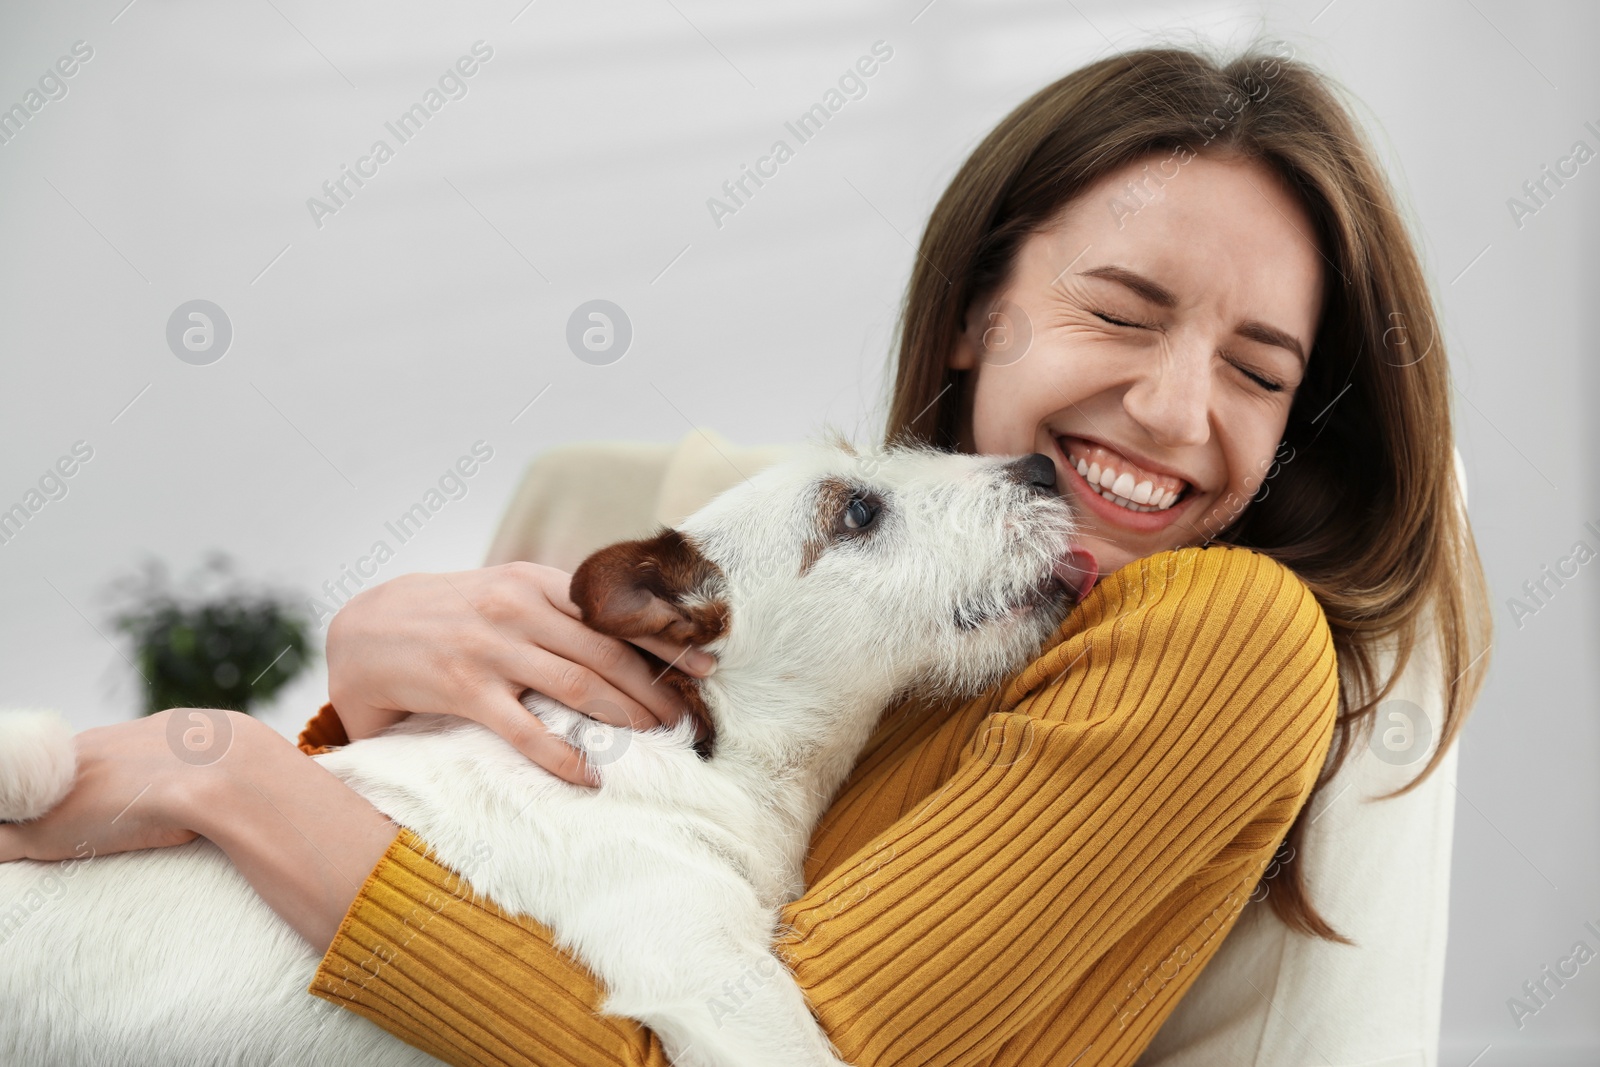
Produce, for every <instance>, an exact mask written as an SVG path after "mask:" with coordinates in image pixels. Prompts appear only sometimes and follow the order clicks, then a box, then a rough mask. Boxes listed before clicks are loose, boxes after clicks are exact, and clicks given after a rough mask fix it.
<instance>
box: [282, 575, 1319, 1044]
mask: <svg viewBox="0 0 1600 1067" xmlns="http://www.w3.org/2000/svg"><path fill="white" fill-rule="evenodd" d="M1337 686H1338V680H1337V673H1336V669H1335V663H1334V653H1333V645H1332V641H1331V638H1330V635H1329V631H1328V627H1327V623H1326V621H1325V620H1324V618H1323V614H1322V611H1321V609H1320V608H1319V607H1318V605H1317V603H1316V601H1315V600H1314V599H1313V598H1312V596H1311V593H1310V592H1309V591H1308V590H1307V589H1306V587H1305V586H1304V585H1303V584H1302V583H1301V582H1300V581H1299V580H1298V579H1297V578H1295V576H1294V575H1293V574H1291V573H1290V572H1289V571H1288V570H1286V569H1285V568H1284V567H1282V566H1281V565H1279V564H1277V563H1274V562H1273V561H1271V560H1269V559H1267V558H1266V557H1264V556H1261V555H1258V554H1255V553H1252V552H1248V551H1245V550H1242V549H1233V548H1208V549H1184V550H1181V551H1178V552H1173V553H1163V554H1161V555H1157V556H1152V557H1149V558H1147V559H1143V560H1139V561H1136V562H1134V563H1131V564H1129V565H1128V566H1127V567H1124V568H1123V569H1122V570H1120V571H1118V572H1117V573H1115V574H1113V575H1110V576H1109V577H1107V578H1105V579H1104V580H1103V581H1101V582H1100V584H1099V585H1098V586H1097V587H1096V588H1095V589H1094V591H1093V592H1092V593H1091V594H1090V595H1089V596H1088V597H1087V598H1086V599H1085V600H1084V601H1083V603H1082V604H1080V605H1079V606H1078V608H1077V609H1076V610H1075V611H1074V612H1073V613H1072V615H1071V616H1070V617H1069V618H1068V619H1067V620H1066V622H1065V623H1063V625H1062V626H1061V628H1060V629H1059V630H1058V632H1057V633H1056V634H1055V635H1054V636H1053V637H1052V638H1051V640H1050V641H1049V642H1048V644H1047V647H1046V648H1045V649H1044V651H1043V653H1042V654H1041V655H1040V656H1039V658H1038V659H1037V660H1035V661H1034V662H1033V663H1032V664H1030V665H1029V666H1028V667H1027V668H1025V669H1024V670H1023V671H1022V672H1021V673H1020V674H1018V675H1017V676H1016V677H1015V678H1013V679H1011V680H1010V681H1009V682H1008V683H1006V684H1004V685H1001V686H999V687H997V688H995V689H994V690H992V691H990V692H988V693H985V694H983V695H982V696H980V697H978V698H977V699H974V700H972V701H971V702H969V703H967V704H966V705H964V706H961V707H958V708H954V709H951V708H948V707H945V708H936V707H924V706H918V705H916V704H912V703H907V704H903V705H897V706H896V707H894V708H891V709H890V710H889V711H888V712H887V713H886V715H885V718H884V720H883V722H882V723H881V725H880V726H879V728H878V729H877V731H876V732H875V734H874V735H873V738H872V740H871V742H870V744H869V745H868V748H867V750H866V752H865V754H864V755H863V757H862V759H861V761H860V763H859V764H858V765H857V766H856V768H855V770H854V772H853V773H852V774H851V776H850V778H849V780H848V781H847V782H846V783H845V785H844V787H843V789H842V791H841V793H840V795H839V796H838V798H837V799H836V800H835V802H834V803H833V805H832V807H830V808H829V809H828V812H827V814H826V815H825V816H824V818H823V820H822V823H821V825H820V826H819V827H818V828H817V831H816V834H815V836H814V837H813V839H812V849H811V853H810V856H809V858H808V860H807V862H806V867H805V874H806V884H807V885H808V886H809V888H808V889H807V891H806V893H805V895H804V896H802V897H800V898H799V899H798V900H796V901H794V902H793V903H791V904H789V905H788V906H787V907H786V908H785V909H784V911H783V920H784V924H785V925H784V927H783V928H782V932H781V935H780V937H779V940H778V943H777V947H778V949H779V952H780V954H781V955H782V956H783V957H784V958H785V959H787V960H788V962H789V964H790V966H791V967H792V968H793V971H794V977H795V980H796V981H797V982H799V984H800V986H801V988H802V989H804V990H805V992H806V995H807V997H808V999H809V1000H810V1003H811V1006H812V1009H813V1011H814V1012H815V1014H816V1016H817V1019H818V1020H819V1021H820V1022H821V1024H822V1026H823V1028H824V1029H825V1030H826V1031H827V1033H828V1035H829V1037H831V1038H832V1039H833V1041H834V1043H835V1045H836V1046H837V1047H838V1049H839V1051H840V1053H841V1055H842V1056H843V1057H844V1059H846V1060H848V1061H849V1062H850V1063H852V1064H855V1065H857V1067H867V1065H872V1064H897V1065H913V1064H915V1065H957V1064H960V1065H967V1064H974V1065H976V1064H984V1065H994V1067H999V1065H1018V1067H1021V1065H1041V1067H1042V1065H1046V1064H1050V1065H1059V1067H1066V1065H1068V1064H1072V1065H1075V1067H1109V1065H1122V1064H1131V1063H1132V1062H1133V1061H1134V1060H1135V1059H1136V1058H1137V1056H1138V1055H1139V1053H1140V1051H1141V1050H1143V1049H1144V1047H1145V1045H1146V1044H1148V1042H1149V1041H1150V1039H1151V1038H1152V1037H1153V1036H1154V1034H1155V1031H1156V1029H1157V1027H1158V1026H1159V1025H1160V1024H1161V1021H1162V1020H1163V1019H1164V1018H1166V1016H1167V1015H1168V1013H1169V1012H1171V1010H1172V1008H1173V1007H1174V1006H1175V1005H1176V1004H1177V1001H1178V998H1179V997H1181V996H1182V995H1183V993H1184V991H1185V990H1186V989H1187V988H1188V987H1189V984H1190V983H1191V982H1192V981H1193V980H1194V977H1195V975H1196V974H1198V973H1199V971H1200V969H1201V967H1203V966H1204V965H1205V963H1206V962H1207V960H1209V959H1210V958H1211V956H1212V955H1213V953H1215V951H1216V949H1217V946H1218V945H1219V944H1220V943H1221V941H1222V938H1223V936H1224V935H1225V934H1226V933H1227V932H1228V930H1229V929H1230V928H1231V926H1232V925H1233V922H1234V920H1235V919H1236V918H1237V916H1238V914H1239V911H1240V909H1241V908H1242V907H1243V906H1244V904H1245V901H1246V899H1247V898H1248V897H1249V895H1250V894H1251V892H1252V890H1253V888H1254V887H1255V884H1256V882H1257V880H1258V878H1259V877H1260V875H1261V873H1262V871H1263V869H1264V868H1265V867H1266V866H1267V865H1268V863H1269V862H1270V861H1271V859H1272V856H1273V853H1274V852H1275V851H1276V849H1277V847H1278V844H1279V842H1280V841H1281V840H1282V839H1283V837H1284V835H1285V834H1286V833H1287V832H1288V829H1289V826H1290V824H1291V823H1292V822H1293V820H1294V818H1295V815H1296V813H1297V812H1298V811H1299V810H1300V807H1301V805H1302V804H1303V803H1304V801H1305V799H1306V797H1307V795H1308V794H1309V792H1310V790H1311V788H1312V785H1313V783H1314V781H1315V780H1316V777H1317V774H1318V772H1319V771H1320V770H1321V768H1322V764H1323V759H1324V757H1325V754H1326V751H1327V746H1328V743H1329V739H1330V737H1331V734H1332V728H1333V723H1334V715H1335V711H1336V708H1337V703H1338V700H1337V693H1338V689H1337ZM345 740H346V738H345V736H344V732H343V730H342V728H341V727H340V725H339V722H338V718H337V715H336V714H335V713H334V710H333V709H332V707H331V706H329V707H324V708H323V709H322V711H321V712H320V713H319V715H318V716H317V718H315V719H313V720H312V722H311V723H310V724H309V725H308V726H307V729H306V731H305V733H304V734H302V735H301V745H302V748H304V749H305V750H306V751H308V752H316V751H319V750H320V747H321V746H324V745H330V744H341V743H344V742H345ZM730 977H733V976H730ZM310 991H311V992H312V993H314V994H316V995H317V996H319V997H323V998H326V999H328V1000H330V1001H333V1002H334V1003H336V1004H340V1005H342V1006H344V1007H346V1008H349V1009H350V1010H352V1011H355V1012H358V1013H359V1014H361V1015H364V1016H366V1017H367V1018H369V1019H371V1020H372V1021H373V1022H375V1023H377V1024H378V1025H379V1026H381V1027H383V1028H384V1029H386V1030H388V1031H390V1032H391V1033H393V1034H395V1035H397V1036H399V1037H400V1038H402V1039H404V1040H405V1041H407V1042H409V1043H410V1044H412V1045H415V1046H417V1047H419V1048H422V1049H425V1050H426V1051H428V1052H430V1053H432V1054H433V1055H435V1056H437V1057H439V1058H440V1059H442V1060H445V1061H446V1062H448V1063H451V1064H460V1065H468V1064H470V1065H473V1067H478V1065H489V1064H493V1065H497V1067H499V1065H517V1067H532V1065H538V1067H556V1065H563V1064H565V1065H581V1067H597V1065H601V1064H605V1065H612V1064H630V1065H631V1064H652V1065H661V1064H665V1063H666V1060H665V1058H664V1056H663V1054H662V1051H661V1047H660V1044H659V1042H658V1041H657V1040H656V1039H655V1037H654V1035H653V1034H652V1033H651V1032H650V1031H649V1030H647V1029H645V1028H644V1027H642V1026H640V1025H639V1024H638V1023H635V1022H633V1021H632V1020H629V1019H624V1018H618V1017H614V1016H602V1015H599V1014H597V1013H596V1010H595V1009H596V1005H597V1004H598V1003H599V1002H600V999H601V990H600V988H599V987H598V986H597V984H596V980H595V979H594V977H593V976H592V975H591V974H590V973H589V972H588V971H586V970H585V969H584V968H583V967H582V966H581V965H579V964H577V963H575V962H574V961H573V960H572V959H570V958H569V957H567V956H566V955H564V954H563V953H562V952H560V951H559V950H558V949H556V948H555V947H554V946H553V944H552V935H551V931H550V930H549V928H548V927H546V926H544V925H543V924H541V923H539V922H537V921H535V920H533V919H529V918H513V917H509V916H505V915H501V914H500V913H499V911H498V909H496V908H495V907H494V906H493V904H492V903H488V902H486V901H484V900H482V899H480V898H478V897H476V896H474V895H473V894H472V892H471V890H470V888H469V887H468V886H467V885H466V884H464V883H463V882H461V881H460V880H459V879H458V878H457V877H456V876H455V875H454V874H452V873H451V872H450V871H447V870H446V869H444V868H443V867H441V866H440V865H439V864H437V863H435V862H434V861H433V860H431V859H430V858H429V855H428V847H427V845H426V843H425V842H423V841H421V840H420V839H418V838H417V836H416V835H414V834H412V833H411V832H410V831H407V830H402V831H401V832H400V833H399V834H398V835H397V837H396V838H395V841H394V843H393V845H392V846H391V847H390V848H389V851H388V853H387V854H386V855H385V856H384V857H383V859H382V861H381V862H380V863H379V864H378V866H377V867H376V868H375V869H374V870H373V871H372V873H371V875H370V876H369V877H368V879H367V881H366V883H365V884H364V885H363V886H362V888H361V891H360V894H359V895H358V896H357V898H356V900H355V902H354V903H353V904H352V905H351V908H350V911H349V913H348V914H347V915H346V917H345V919H344V922H343V924H342V925H341V926H340V928H339V932H338V934H337V936H336V937H335V939H334V941H333V944H332V945H331V946H330V947H329V949H328V952H327V955H326V956H325V957H324V959H323V960H322V963H321V965H320V967H319V969H318V971H317V973H316V977H315V979H314V981H313V982H312V985H311V990H310ZM729 992H730V997H734V998H736V997H737V990H736V988H732V987H731V986H730V991H729Z"/></svg>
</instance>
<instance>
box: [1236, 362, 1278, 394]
mask: <svg viewBox="0 0 1600 1067" xmlns="http://www.w3.org/2000/svg"><path fill="white" fill-rule="evenodd" d="M1234 366H1235V367H1237V368H1238V369H1239V373H1240V374H1242V375H1244V376H1245V377H1246V378H1249V379H1250V380H1251V381H1252V382H1255V383H1256V384H1257V385H1259V386H1260V387H1261V388H1263V389H1265V390H1266V391H1267V392H1269V393H1281V392H1283V389H1284V385H1283V383H1282V382H1275V381H1273V380H1272V379H1271V378H1266V377H1263V376H1261V375H1259V374H1257V373H1256V372H1255V371H1253V370H1251V369H1249V368H1248V367H1246V366H1244V365H1243V364H1240V363H1235V364H1234Z"/></svg>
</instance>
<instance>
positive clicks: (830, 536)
mask: <svg viewBox="0 0 1600 1067" xmlns="http://www.w3.org/2000/svg"><path fill="white" fill-rule="evenodd" d="M855 494H856V490H855V487H854V486H852V485H851V484H850V483H849V482H846V481H844V480H842V479H840V478H825V479H823V481H822V484H821V485H819V486H818V487H817V500H816V506H815V507H814V508H813V510H812V515H811V536H809V537H807V538H806V540H805V543H804V544H802V545H801V546H800V573H801V574H804V573H805V572H806V571H808V570H810V569H811V565H812V564H813V563H815V562H817V560H819V559H821V558H822V554H823V553H824V552H826V551H827V550H828V547H829V546H830V545H832V544H833V542H834V525H835V523H837V522H838V520H839V512H841V511H843V510H844V508H845V505H847V504H849V503H850V498H851V497H853V496H855Z"/></svg>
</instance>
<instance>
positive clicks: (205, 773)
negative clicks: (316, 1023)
mask: <svg viewBox="0 0 1600 1067" xmlns="http://www.w3.org/2000/svg"><path fill="white" fill-rule="evenodd" d="M73 742H74V744H75V745H76V746H77V752H78V775H77V779H76V781H75V783H74V785H73V787H72V792H71V793H69V794H67V798H66V799H65V800H63V801H62V802H61V803H60V804H58V805H57V806H56V807H55V808H54V809H53V810H51V811H49V812H48V813H46V814H45V815H44V816H43V817H42V818H39V819H35V820H34V821H32V822H26V823H8V824H0V862H4V861H6V860H15V859H35V860H64V859H87V858H89V857H91V856H96V855H105V854H107V853H111V852H129V851H132V850H134V849H142V848H162V847H165V846H167V845H181V844H183V843H185V842H187V841H193V840H194V839H195V838H196V837H206V838H208V839H210V841H211V842H212V843H213V844H215V845H216V846H217V847H218V848H220V849H222V851H223V852H225V853H226V854H227V856H228V859H229V860H231V861H232V862H233V865H234V866H235V867H236V868H238V870H239V873H241V874H242V875H244V877H245V878H246V880H248V881H249V882H250V884H251V885H252V886H254V887H255V890H256V892H257V893H259V894H260V895H261V898H262V899H263V900H265V901H266V902H267V904H268V905H269V906H271V908H272V910H273V911H275V912H277V913H278V914H279V915H280V916H281V917H282V918H283V920H284V921H285V922H287V923H288V924H289V925H290V926H293V927H294V928H295V929H296V930H298V931H299V932H300V934H301V936H303V937H304V938H305V939H306V941H307V942H309V943H310V944H311V945H312V946H313V947H314V948H316V950H317V951H318V952H325V951H326V950H327V947H328V945H329V943H331V942H332V940H333V936H334V933H335V932H336V931H337V930H338V929H339V923H340V922H341V921H342V920H343V919H344V914H345V912H346V911H348V910H349V908H350V903H351V902H352V901H353V900H354V899H355V897H356V893H357V891H358V890H359V889H360V887H361V884H362V882H363V881H364V880H365V879H366V877H367V875H368V873H370V872H371V870H372V868H373V867H375V866H377V863H378V860H379V859H381V858H382V856H383V854H384V852H385V851H386V850H387V849H388V847H389V845H390V843H391V842H393V840H394V837H395V834H396V833H397V832H398V828H397V827H396V826H395V824H394V823H392V822H390V821H389V819H388V818H387V817H386V816H384V815H383V813H382V812H380V811H378V810H377V809H376V808H374V807H373V806H372V805H371V804H369V803H367V801H366V800H364V799H363V798H362V797H361V795H360V794H359V793H357V792H356V791H355V790H354V789H351V788H350V787H349V786H347V785H345V784H344V782H342V781H340V780H339V779H338V778H337V777H335V776H334V775H333V773H332V772H330V771H328V770H327V769H326V768H324V767H323V766H322V765H321V764H320V763H318V762H317V761H316V760H314V759H308V758H307V757H306V756H305V755H304V754H303V753H302V752H301V751H300V750H299V749H298V748H296V747H295V746H294V744H293V743H291V742H290V741H288V740H287V739H286V738H283V737H280V736H279V735H278V734H277V733H276V732H275V731H274V730H273V729H272V728H271V727H270V726H268V725H266V724H265V723H263V722H260V721H259V720H256V719H252V718H251V717H250V716H248V715H245V714H243V713H241V712H237V711H217V710H214V709H195V708H174V709H172V710H170V711H163V712H160V713H159V714H156V715H151V716H149V717H147V718H143V719H136V720H134V721H133V722H124V723H118V724H116V725H115V726H101V727H97V728H96V729H93V730H85V731H84V732H83V733H81V734H78V735H77V736H76V737H75V738H73Z"/></svg>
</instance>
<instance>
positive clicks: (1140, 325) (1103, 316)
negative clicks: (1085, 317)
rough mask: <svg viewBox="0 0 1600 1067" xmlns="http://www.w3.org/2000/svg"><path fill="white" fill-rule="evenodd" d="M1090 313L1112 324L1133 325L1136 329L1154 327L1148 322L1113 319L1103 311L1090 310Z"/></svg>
mask: <svg viewBox="0 0 1600 1067" xmlns="http://www.w3.org/2000/svg"><path fill="white" fill-rule="evenodd" d="M1090 314H1091V315H1093V316H1095V318H1098V319H1102V320H1104V321H1105V322H1109V323H1110V324H1111V325H1113V326H1131V327H1133V328H1134V329H1137V330H1150V329H1154V328H1155V327H1154V326H1152V325H1151V324H1150V323H1148V322H1125V321H1123V320H1122V319H1114V318H1112V317H1111V316H1110V315H1107V314H1106V313H1105V312H1103V311H1093V310H1091V311H1090Z"/></svg>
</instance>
